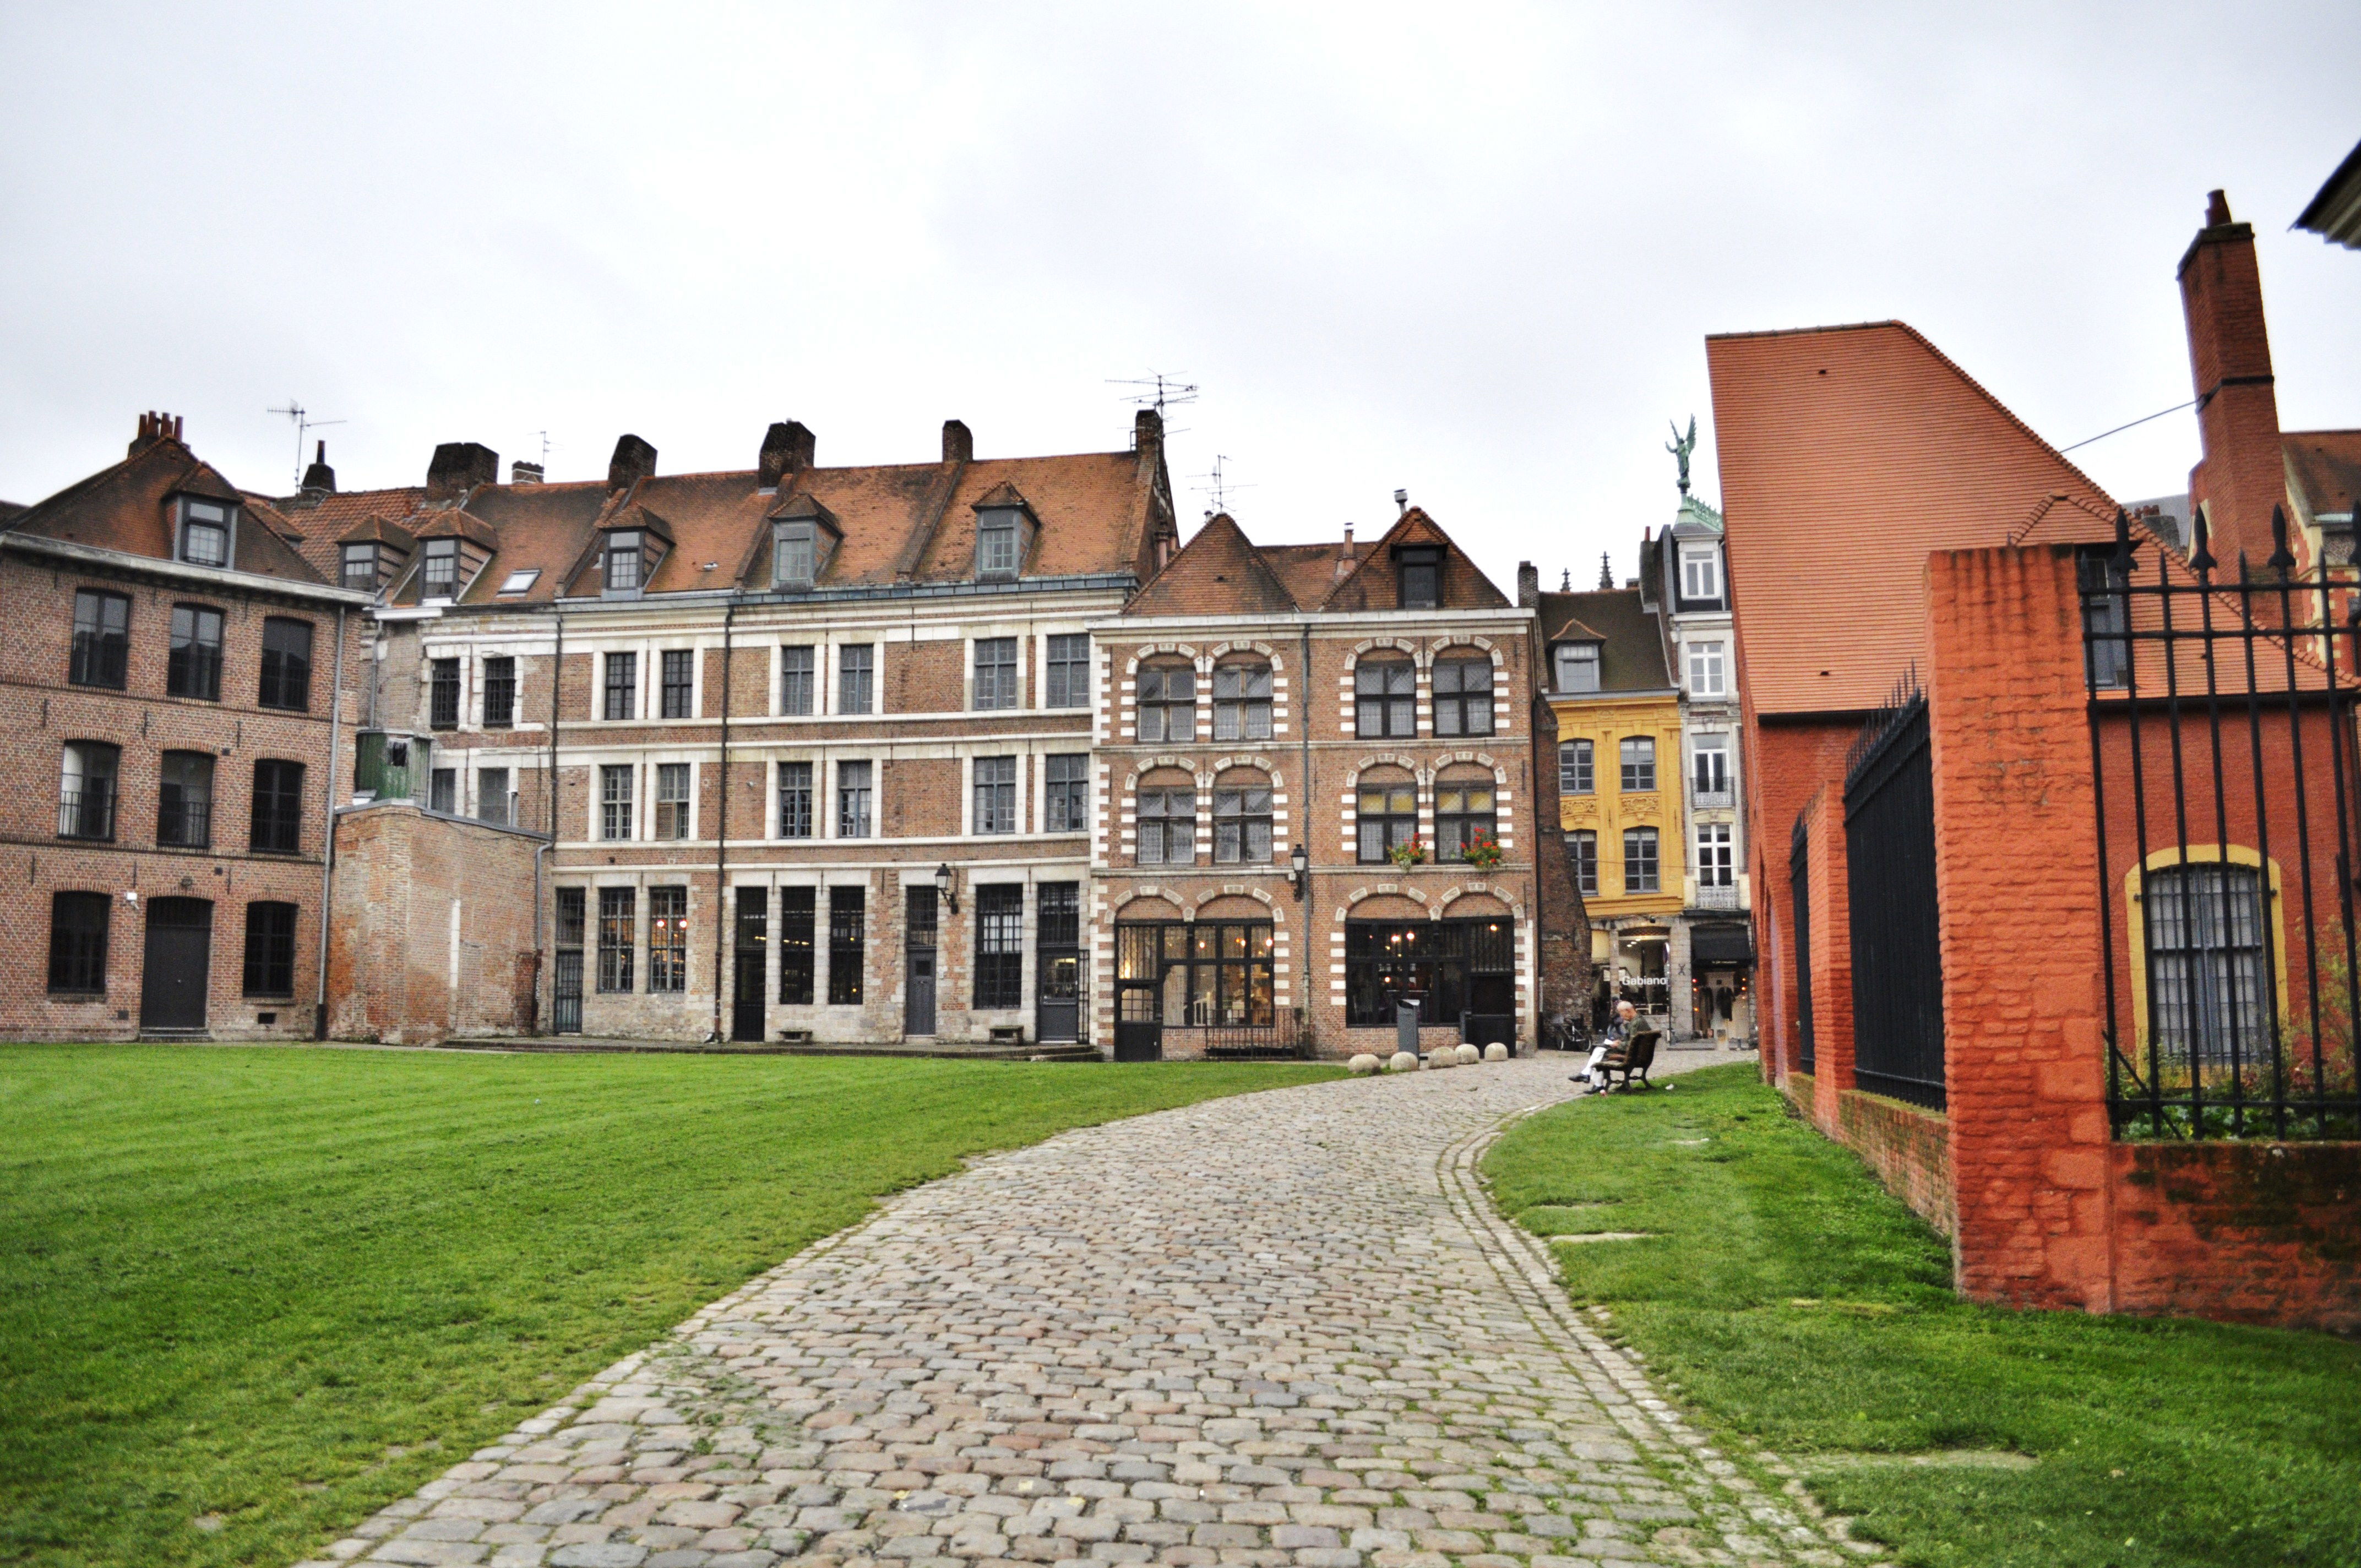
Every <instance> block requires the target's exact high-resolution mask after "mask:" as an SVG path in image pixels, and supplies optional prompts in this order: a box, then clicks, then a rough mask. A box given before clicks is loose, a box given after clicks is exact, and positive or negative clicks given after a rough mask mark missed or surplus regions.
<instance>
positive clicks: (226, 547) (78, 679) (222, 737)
mask: <svg viewBox="0 0 2361 1568" xmlns="http://www.w3.org/2000/svg"><path fill="white" fill-rule="evenodd" d="M294 533H295V530H294V529H293V528H292V526H291V523H290V522H289V521H288V519H287V518H286V517H285V516H284V515H283V514H282V513H280V511H279V510H277V509H276V507H275V506H274V505H273V504H272V503H271V502H270V501H269V500H267V499H264V498H262V497H259V496H257V495H254V494H250V493H248V492H247V491H244V490H241V489H239V488H237V487H236V485H234V484H232V483H230V482H229V481H228V480H227V479H226V478H225V477H224V476H223V475H221V474H220V473H219V472H218V471H216V470H215V469H214V468H213V467H212V466H210V465H208V464H206V463H205V462H204V461H203V459H201V458H199V457H198V456H197V455H196V454H195V453H194V452H193V451H192V450H191V448H190V446H189V445H188V444H187V442H186V441H185V440H184V438H183V435H182V430H181V422H180V420H178V419H177V418H173V417H171V416H169V415H159V414H152V413H151V414H145V415H142V416H141V417H140V419H139V422H138V428H137V435H136V436H135V437H134V439H133V441H132V443H131V445H130V450H129V452H128V454H127V455H126V456H125V457H124V459H123V460H122V461H120V462H118V463H115V464H114V465H113V466H109V467H106V468H104V469H101V470H99V471H98V472H97V473H94V474H93V475H92V476H90V477H88V478H86V479H83V480H82V481H81V482H80V483H78V484H75V485H72V486H70V487H68V488H66V489H64V490H61V491H60V492H59V493H58V494H56V495H54V496H51V497H50V498H49V499H47V500H44V501H41V502H38V503H37V504H35V505H33V506H31V507H27V508H24V509H22V510H16V511H15V512H14V515H12V516H10V517H8V518H6V519H5V521H0V689H5V694H6V696H5V700H6V705H7V707H6V723H7V727H8V729H10V730H11V732H12V733H14V734H16V737H17V744H16V745H15V746H12V747H11V748H9V749H8V751H7V753H6V757H5V762H0V778H5V797H6V805H5V807H0V824H5V826H0V839H5V843H6V845H7V846H8V852H9V853H10V854H11V855H13V856H16V857H18V858H19V860H20V861H21V865H20V866H12V868H11V869H12V872H13V871H17V870H21V872H22V874H21V875H12V876H11V878H10V879H9V882H8V890H7V892H6V893H5V895H0V917H5V921H6V928H7V929H8V930H9V931H10V932H11V933H12V934H13V936H14V938H15V939H16V943H17V945H18V947H19V948H20V949H21V950H22V951H23V952H24V953H25V954H26V955H27V961H26V963H25V967H24V968H22V969H20V970H16V980H15V981H10V982H9V983H8V984H7V985H6V986H5V988H0V1033H5V1035H6V1036H8V1037H10V1038H16V1039H120V1038H128V1037H131V1036H155V1037H167V1038H170V1037H213V1038H230V1039H239V1038H289V1037H292V1038H308V1037H310V1036H312V1034H313V1029H314V1026H315V1023H316V1018H317V1010H318V1008H319V1005H320V1003H322V1002H323V1001H324V989H323V985H324V965H323V963H322V959H321V935H322V928H323V912H324V909H325V907H326V902H327V897H328V894H329V893H330V887H329V875H330V873H329V868H328V861H327V854H326V850H327V843H328V822H329V814H328V807H329V806H330V803H331V802H332V800H333V799H334V798H335V795H337V794H338V793H339V792H340V791H341V790H342V789H343V788H345V787H346V781H345V780H344V779H343V778H342V777H340V775H339V772H338V770H339V766H340V762H341V760H342V759H343V758H345V757H346V756H347V755H348V754H349V751H350V736H351V730H350V726H351V723H352V718H353V715H354V712H355V709H356V702H355V698H356V696H357V686H358V676H359V674H360V671H361V662H360V653H361V649H362V640H361V630H362V625H363V621H364V616H365V612H366V610H367V608H368V602H369V601H368V596H367V595H365V594H356V593H348V592H346V591H344V590H343V589H340V588H337V587H333V586H331V585H330V584H329V583H328V582H327V581H326V580H325V579H324V577H323V576H321V574H320V573H319V572H318V571H316V570H314V569H313V566H312V565H309V564H308V563H307V562H306V561H305V560H304V558H303V556H302V554H300V553H299V552H298V550H297V549H296V548H295V545H294V543H293V536H294Z"/></svg>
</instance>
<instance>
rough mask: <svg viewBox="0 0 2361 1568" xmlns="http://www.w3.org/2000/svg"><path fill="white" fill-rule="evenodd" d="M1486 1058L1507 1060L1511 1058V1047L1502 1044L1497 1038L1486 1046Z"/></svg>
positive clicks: (1487, 1059) (1489, 1059)
mask: <svg viewBox="0 0 2361 1568" xmlns="http://www.w3.org/2000/svg"><path fill="white" fill-rule="evenodd" d="M1484 1059H1485V1060H1486V1061H1507V1060H1508V1059H1509V1047H1506V1046H1504V1045H1502V1044H1501V1043H1500V1042H1499V1041H1498V1040H1495V1041H1493V1042H1492V1043H1491V1044H1490V1045H1488V1046H1486V1047H1484Z"/></svg>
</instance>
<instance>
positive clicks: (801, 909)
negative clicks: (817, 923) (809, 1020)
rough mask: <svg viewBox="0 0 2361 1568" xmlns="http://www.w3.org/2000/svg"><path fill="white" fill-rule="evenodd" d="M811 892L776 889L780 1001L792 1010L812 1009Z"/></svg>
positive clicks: (806, 890) (807, 889)
mask: <svg viewBox="0 0 2361 1568" xmlns="http://www.w3.org/2000/svg"><path fill="white" fill-rule="evenodd" d="M812 892H813V890H812V889H810V888H808V887H783V888H781V889H779V1000H780V1001H781V1002H784V1003H787V1004H788V1005H789V1006H792V1007H808V1006H810V1005H811V999H812V905H813V899H812Z"/></svg>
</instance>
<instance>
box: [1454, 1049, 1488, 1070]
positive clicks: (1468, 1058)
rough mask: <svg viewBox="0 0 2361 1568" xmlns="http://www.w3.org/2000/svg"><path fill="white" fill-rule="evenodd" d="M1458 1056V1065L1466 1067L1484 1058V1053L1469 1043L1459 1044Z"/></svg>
mask: <svg viewBox="0 0 2361 1568" xmlns="http://www.w3.org/2000/svg"><path fill="white" fill-rule="evenodd" d="M1458 1056H1459V1065H1460V1066H1461V1067H1467V1066H1470V1065H1472V1064H1474V1063H1476V1062H1479V1061H1482V1060H1483V1059H1484V1053H1483V1052H1482V1051H1479V1050H1477V1048H1476V1047H1474V1046H1470V1045H1463V1046H1461V1047H1459V1051H1458Z"/></svg>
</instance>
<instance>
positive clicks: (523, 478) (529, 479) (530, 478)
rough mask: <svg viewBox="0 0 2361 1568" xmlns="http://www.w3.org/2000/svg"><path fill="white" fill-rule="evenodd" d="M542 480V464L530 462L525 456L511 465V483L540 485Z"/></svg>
mask: <svg viewBox="0 0 2361 1568" xmlns="http://www.w3.org/2000/svg"><path fill="white" fill-rule="evenodd" d="M541 481H542V470H541V465H540V464H538V463H528V462H526V461H525V460H524V459H523V458H522V457H520V458H518V459H517V460H516V461H515V462H513V463H511V464H510V465H509V483H510V484H511V485H538V484H540V483H541Z"/></svg>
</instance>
